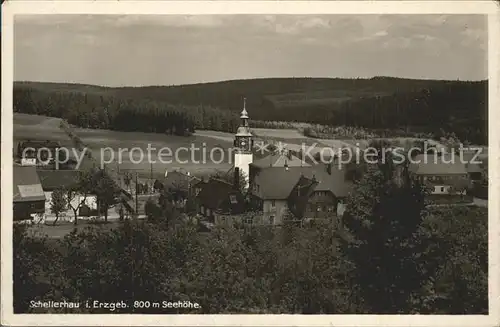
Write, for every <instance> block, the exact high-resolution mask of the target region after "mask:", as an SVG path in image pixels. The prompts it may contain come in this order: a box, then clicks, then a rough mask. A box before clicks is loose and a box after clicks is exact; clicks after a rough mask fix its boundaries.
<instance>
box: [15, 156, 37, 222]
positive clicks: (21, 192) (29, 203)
mask: <svg viewBox="0 0 500 327" xmlns="http://www.w3.org/2000/svg"><path fill="white" fill-rule="evenodd" d="M12 185H13V193H12V194H13V220H14V221H22V220H31V219H33V218H34V216H35V215H37V214H43V213H44V211H45V195H44V193H43V189H42V185H41V183H40V179H39V177H38V175H37V173H36V169H35V167H33V166H21V165H18V164H14V166H13V183H12Z"/></svg>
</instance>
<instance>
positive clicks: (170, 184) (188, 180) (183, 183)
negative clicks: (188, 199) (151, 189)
mask: <svg viewBox="0 0 500 327" xmlns="http://www.w3.org/2000/svg"><path fill="white" fill-rule="evenodd" d="M200 181H201V180H200V179H199V178H198V177H195V176H192V175H188V174H187V173H185V172H182V171H178V170H174V171H171V172H168V173H167V176H166V177H165V178H164V180H163V184H164V185H165V187H166V188H167V189H168V188H172V189H178V190H181V191H188V189H189V187H192V186H193V185H195V184H196V183H198V182H200Z"/></svg>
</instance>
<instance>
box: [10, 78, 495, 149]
mask: <svg viewBox="0 0 500 327" xmlns="http://www.w3.org/2000/svg"><path fill="white" fill-rule="evenodd" d="M14 89H15V95H16V94H17V95H18V97H17V98H19V97H21V98H22V97H24V98H25V97H26V96H27V95H28V94H27V92H28V90H29V93H30V94H29V96H32V95H34V94H36V97H37V98H38V97H40V96H41V97H43V96H44V95H45V96H47V97H51V98H55V97H61V96H64V97H67V95H68V94H72V97H81V96H86V97H87V102H89V100H88V98H89V97H92V98H96V99H97V100H98V101H97V104H96V106H101V105H103V106H104V107H106V106H109V103H116V102H120V101H121V102H126V103H128V104H129V106H130V105H131V104H133V103H141V104H144V103H148V105H147V106H146V107H148V108H149V107H151V108H154V107H155V106H156V108H161V107H163V106H167V107H168V108H169V109H168V111H176V112H177V111H179V112H182V113H184V114H185V115H186V117H188V118H186V119H188V120H192V123H193V124H194V128H210V129H216V130H226V131H232V130H233V129H234V125H235V124H237V120H235V119H237V117H236V115H237V113H238V112H239V111H241V107H242V101H243V98H244V97H246V98H247V108H248V110H249V113H250V116H251V118H252V119H255V120H262V121H269V120H272V121H278V120H279V121H300V122H310V123H318V124H325V125H349V126H362V127H367V128H393V127H401V126H407V125H410V126H417V127H425V128H426V129H428V130H430V131H432V130H433V129H434V128H437V127H438V126H439V128H447V129H452V130H451V131H458V130H459V129H460V128H461V127H462V125H463V124H465V123H466V122H467V123H470V125H471V126H465V127H467V128H468V129H470V130H471V131H469V132H467V135H469V134H471V133H472V134H474V135H471V136H470V137H469V136H465V137H466V138H473V139H477V138H478V137H479V135H480V134H481V135H485V133H484V132H485V131H484V127H485V126H486V122H485V119H486V115H485V114H487V109H486V108H487V103H486V100H487V82H486V81H480V82H462V81H438V80H414V79H401V78H391V77H375V78H371V79H340V78H332V79H329V78H269V79H250V80H233V81H224V82H215V83H202V84H191V85H179V86H145V87H118V88H110V87H99V86H93V85H81V84H59V83H37V82H16V83H15V87H14ZM15 100H17V99H15ZM92 101H94V100H92ZM92 101H91V102H92ZM28 102H29V101H28ZM15 103H17V104H18V105H20V106H21V103H19V101H18V102H15ZM26 105H27V103H26V102H24V103H23V104H22V106H26ZM28 105H29V104H28ZM70 107H72V106H70V105H69V106H67V107H66V108H70ZM111 107H112V105H111ZM118 107H120V106H118ZM121 108H124V106H123V105H121ZM201 108H203V109H201ZM16 110H18V111H22V112H26V110H28V109H27V108H25V107H19V108H17V109H16ZM95 110H97V109H93V111H95ZM111 111H114V110H111ZM108 112H109V110H108ZM189 124H191V123H189ZM434 125H435V126H434ZM458 125H460V128H458V127H457V126H458ZM481 129H482V130H481ZM474 141H476V142H478V141H480V140H474Z"/></svg>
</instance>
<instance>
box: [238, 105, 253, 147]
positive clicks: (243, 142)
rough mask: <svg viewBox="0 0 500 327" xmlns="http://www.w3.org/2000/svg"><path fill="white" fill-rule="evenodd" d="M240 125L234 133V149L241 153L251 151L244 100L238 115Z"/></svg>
mask: <svg viewBox="0 0 500 327" xmlns="http://www.w3.org/2000/svg"><path fill="white" fill-rule="evenodd" d="M240 119H241V123H240V126H239V127H238V130H237V132H236V139H235V144H234V145H235V147H236V148H237V149H238V150H239V151H241V152H251V151H252V133H251V132H250V127H249V125H248V119H249V117H248V111H247V108H246V98H244V99H243V110H242V111H241V115H240Z"/></svg>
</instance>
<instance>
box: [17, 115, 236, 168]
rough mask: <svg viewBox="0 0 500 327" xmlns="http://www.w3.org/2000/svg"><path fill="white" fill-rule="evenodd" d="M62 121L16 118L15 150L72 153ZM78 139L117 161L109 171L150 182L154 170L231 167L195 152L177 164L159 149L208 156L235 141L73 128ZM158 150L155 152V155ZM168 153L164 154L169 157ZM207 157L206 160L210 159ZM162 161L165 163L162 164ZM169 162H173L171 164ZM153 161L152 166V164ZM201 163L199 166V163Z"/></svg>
mask: <svg viewBox="0 0 500 327" xmlns="http://www.w3.org/2000/svg"><path fill="white" fill-rule="evenodd" d="M60 121H61V120H60V119H59V118H51V117H45V116H38V115H28V114H18V113H15V114H14V119H13V122H14V138H13V141H14V148H16V146H17V143H18V142H19V141H22V140H28V139H29V140H50V141H58V142H60V143H61V145H62V146H64V147H68V148H70V151H72V149H73V144H72V142H71V141H70V139H69V138H68V136H67V134H66V133H65V132H64V131H63V130H62V129H60V128H59V124H60ZM73 130H74V132H75V133H76V135H78V137H80V138H81V140H82V141H83V143H84V144H85V145H86V146H87V147H88V149H89V150H90V151H92V157H93V158H95V159H96V160H97V162H101V160H105V161H110V159H111V158H112V157H114V158H115V160H114V162H113V163H109V164H108V165H107V167H109V169H121V170H131V171H135V172H138V174H139V176H140V177H143V178H149V176H150V174H151V170H152V172H153V176H154V177H155V178H158V177H161V176H164V174H165V170H174V169H178V168H183V169H185V170H186V171H190V172H192V173H193V174H195V175H203V174H205V173H206V172H207V171H213V170H216V169H218V170H228V169H229V168H230V167H231V165H230V164H229V162H230V160H229V158H226V159H225V161H224V162H222V163H214V162H210V161H208V160H207V162H205V163H203V162H202V157H201V150H198V151H194V152H193V153H194V155H193V156H191V155H190V154H189V153H188V152H187V151H184V150H183V151H179V153H178V158H179V161H180V162H176V161H174V160H173V159H174V158H173V157H172V158H169V157H168V156H162V157H161V158H160V157H159V156H158V150H159V149H160V148H168V149H170V150H171V151H172V152H173V156H175V151H176V150H177V149H179V148H183V147H184V148H188V149H189V148H190V147H192V146H194V147H196V148H199V149H206V151H207V152H210V150H212V149H214V148H222V149H228V148H230V147H231V146H232V139H231V140H229V137H227V138H225V139H220V138H219V139H217V138H215V137H209V136H207V135H193V136H189V137H182V136H175V135H165V134H157V133H142V132H117V131H110V130H103V129H84V128H77V127H74V128H73ZM148 146H149V147H150V148H151V149H152V150H151V160H147V153H148V152H147V151H148ZM132 148H136V149H141V150H142V153H143V154H144V160H142V161H141V162H137V161H139V160H140V159H141V154H140V151H139V150H132ZM119 149H124V150H126V151H124V150H122V160H121V161H120V165H119V167H118V158H119ZM155 149H156V151H155ZM166 153H167V150H164V151H163V154H166ZM208 156H209V155H208V154H207V158H208ZM214 157H215V160H218V159H219V158H220V155H219V154H218V152H216V153H214ZM226 157H227V156H226ZM160 159H162V160H163V162H161V161H160ZM169 159H172V162H171V163H169ZM150 161H151V162H150ZM197 162H200V163H197ZM89 165H90V166H91V165H93V163H92V162H91V161H90V160H84V161H83V164H82V167H81V168H85V167H88V166H89Z"/></svg>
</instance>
